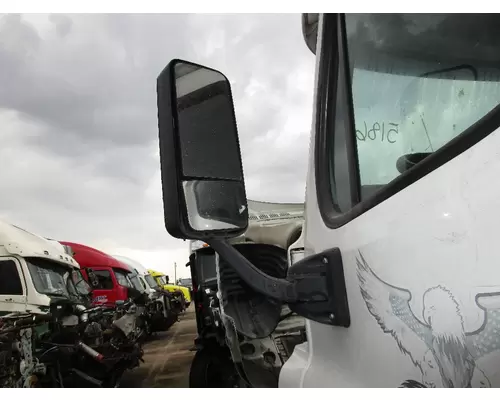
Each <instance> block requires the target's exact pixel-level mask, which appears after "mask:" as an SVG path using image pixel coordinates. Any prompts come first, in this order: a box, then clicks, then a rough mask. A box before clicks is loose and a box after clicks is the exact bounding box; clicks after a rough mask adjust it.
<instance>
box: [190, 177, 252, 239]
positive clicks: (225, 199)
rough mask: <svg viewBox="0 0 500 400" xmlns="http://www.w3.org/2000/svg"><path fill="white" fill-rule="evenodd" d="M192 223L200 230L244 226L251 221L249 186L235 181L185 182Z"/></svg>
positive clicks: (194, 227)
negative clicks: (248, 217)
mask: <svg viewBox="0 0 500 400" xmlns="http://www.w3.org/2000/svg"><path fill="white" fill-rule="evenodd" d="M183 188H184V198H185V200H186V209H187V213H188V219H189V225H190V226H191V228H193V229H194V230H197V231H212V230H221V229H240V228H244V227H245V226H246V223H247V215H248V212H247V205H246V198H245V188H244V186H243V183H242V182H235V181H212V180H210V181H199V180H194V181H186V182H183Z"/></svg>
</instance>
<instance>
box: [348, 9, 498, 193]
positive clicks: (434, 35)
mask: <svg viewBox="0 0 500 400" xmlns="http://www.w3.org/2000/svg"><path fill="white" fill-rule="evenodd" d="M346 30H347V46H348V52H349V53H348V54H349V62H350V70H351V77H352V78H351V79H352V82H351V83H352V96H353V109H354V120H355V121H354V122H355V129H356V142H357V150H358V161H359V168H360V175H361V184H362V185H363V186H365V187H366V186H369V185H375V186H376V185H378V186H380V185H385V184H387V183H389V182H390V181H391V180H393V179H394V178H396V177H397V176H398V175H399V174H401V173H403V172H405V171H406V170H407V169H408V168H411V166H412V165H414V164H415V163H416V162H419V161H420V160H421V159H423V158H424V157H425V156H426V155H428V154H431V153H433V152H435V151H436V150H438V149H439V148H440V147H442V146H444V145H445V144H447V143H448V142H450V141H451V140H452V139H454V138H455V137H457V136H458V135H459V134H461V133H462V132H464V131H465V130H466V129H468V128H469V127H471V126H472V125H473V124H475V123H476V122H477V121H479V120H480V119H482V118H483V117H485V116H486V114H488V113H489V112H490V111H491V110H492V109H493V108H495V107H496V106H497V105H498V104H499V103H500V83H499V81H500V68H499V65H500V63H499V61H500V56H499V52H498V50H499V49H500V35H499V34H500V24H498V21H497V20H496V16H495V15H494V14H493V15H491V16H490V15H481V14H477V15H476V14H470V15H469V14H449V15H436V14H347V15H346ZM409 154H410V155H421V157H422V158H418V159H416V158H413V160H415V159H416V160H417V161H415V162H413V161H412V162H413V164H412V163H408V164H406V161H405V162H404V164H402V163H401V162H402V161H401V160H406V158H405V157H407V155H409ZM402 157H404V158H402ZM339 195H340V194H339Z"/></svg>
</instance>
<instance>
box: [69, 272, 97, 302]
mask: <svg viewBox="0 0 500 400" xmlns="http://www.w3.org/2000/svg"><path fill="white" fill-rule="evenodd" d="M71 278H72V280H73V284H74V285H75V288H76V290H77V292H78V293H79V294H80V295H82V296H87V295H88V294H89V293H90V292H91V291H92V288H91V287H90V285H89V284H88V283H87V281H86V280H85V279H84V278H83V275H82V272H81V271H80V270H79V269H75V270H73V272H72V273H71Z"/></svg>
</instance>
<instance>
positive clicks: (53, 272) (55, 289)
mask: <svg viewBox="0 0 500 400" xmlns="http://www.w3.org/2000/svg"><path fill="white" fill-rule="evenodd" d="M26 264H27V265H28V270H29V272H30V275H31V279H32V280H33V284H34V285H35V289H36V291H37V292H38V293H42V294H47V295H60V296H66V297H72V296H73V297H75V296H76V297H78V292H77V290H76V288H75V286H74V284H73V280H72V279H71V272H72V271H70V269H69V268H67V267H64V266H62V265H61V264H58V263H56V262H53V261H50V260H45V259H42V258H32V257H29V258H26Z"/></svg>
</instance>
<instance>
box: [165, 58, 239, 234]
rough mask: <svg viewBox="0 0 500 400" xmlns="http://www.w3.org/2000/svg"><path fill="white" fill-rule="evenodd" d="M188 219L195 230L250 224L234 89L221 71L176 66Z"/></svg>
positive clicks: (226, 228) (178, 117)
mask: <svg viewBox="0 0 500 400" xmlns="http://www.w3.org/2000/svg"><path fill="white" fill-rule="evenodd" d="M174 77H175V91H176V99H177V104H176V111H177V129H178V137H179V147H180V157H181V161H182V170H181V173H182V177H183V179H182V187H183V192H184V199H185V203H186V210H187V214H188V215H187V217H188V218H187V219H188V222H189V225H190V227H191V228H192V229H193V230H195V231H214V230H232V229H241V228H245V227H246V224H247V219H248V212H247V204H246V195H245V187H244V182H243V170H242V167H241V158H240V149H239V142H238V133H237V127H236V120H235V116H234V108H233V101H232V96H231V88H230V84H229V82H228V80H227V79H226V77H225V76H224V75H223V74H221V73H220V72H218V71H214V70H212V69H209V68H205V67H202V66H199V65H194V64H191V63H186V62H183V61H179V62H177V63H176V64H175V66H174Z"/></svg>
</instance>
